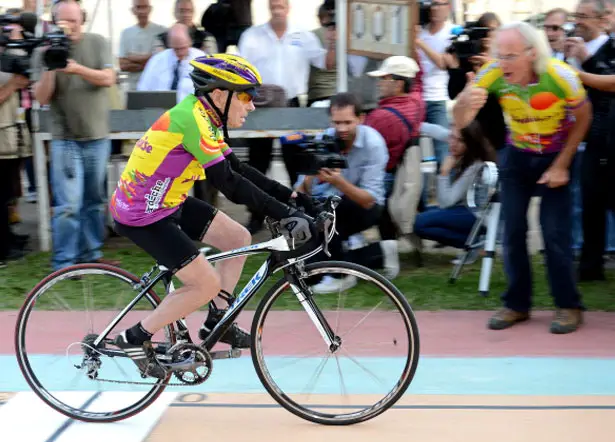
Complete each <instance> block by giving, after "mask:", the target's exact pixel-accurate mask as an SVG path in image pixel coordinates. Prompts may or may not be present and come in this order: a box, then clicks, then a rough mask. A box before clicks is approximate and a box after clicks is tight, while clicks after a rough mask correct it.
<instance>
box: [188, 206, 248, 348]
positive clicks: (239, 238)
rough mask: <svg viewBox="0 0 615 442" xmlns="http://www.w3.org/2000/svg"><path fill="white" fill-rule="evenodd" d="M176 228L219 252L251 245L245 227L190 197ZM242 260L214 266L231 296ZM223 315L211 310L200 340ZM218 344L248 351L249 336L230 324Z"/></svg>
mask: <svg viewBox="0 0 615 442" xmlns="http://www.w3.org/2000/svg"><path fill="white" fill-rule="evenodd" d="M179 226H180V227H181V229H182V231H183V232H185V233H186V234H187V235H188V236H189V237H190V238H192V239H193V240H196V241H202V242H204V243H206V244H209V245H212V246H214V247H215V248H217V249H219V250H221V251H228V250H233V249H237V248H240V247H244V246H248V245H250V243H251V236H250V233H249V232H248V231H247V229H246V228H245V227H243V226H242V225H241V224H239V223H237V222H236V221H233V220H232V219H231V218H229V217H228V216H227V215H226V214H224V213H222V212H220V211H218V210H217V209H216V208H215V207H212V206H211V205H210V204H208V203H207V202H205V201H201V200H198V199H196V198H192V197H188V198H187V199H186V201H185V202H184V204H183V207H182V212H181V217H180V220H179ZM245 261H246V257H237V258H232V259H228V260H225V261H222V262H220V263H218V264H217V265H216V270H217V271H218V273H219V275H220V281H221V288H222V290H224V291H225V292H226V293H227V294H230V295H232V294H233V291H234V290H235V286H236V285H237V282H238V281H239V278H240V276H241V272H242V270H243V266H244V264H245ZM221 294H222V293H221ZM216 301H218V302H216ZM225 303H226V301H225V300H223V299H217V300H215V301H214V304H216V306H224V305H225ZM210 307H213V306H210ZM224 313H225V312H224V310H221V309H217V308H210V310H209V315H208V317H207V318H206V320H205V322H204V324H203V326H202V327H201V330H199V337H200V338H201V339H206V337H207V335H208V334H209V333H210V332H211V330H212V329H213V328H214V327H215V326H216V324H217V323H218V322H219V321H220V320H221V319H222V317H223V316H224ZM220 341H221V342H224V343H227V344H230V345H231V346H233V347H236V348H249V346H250V334H249V333H248V332H247V331H245V330H242V329H241V328H239V327H238V326H237V325H236V324H233V325H232V326H231V327H230V328H229V329H228V331H227V332H226V333H225V334H224V335H222V336H221V338H220Z"/></svg>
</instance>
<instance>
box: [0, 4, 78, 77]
mask: <svg viewBox="0 0 615 442" xmlns="http://www.w3.org/2000/svg"><path fill="white" fill-rule="evenodd" d="M37 21H38V18H37V17H36V15H35V14H30V13H24V14H21V15H18V16H15V15H8V14H6V15H0V27H1V30H0V31H1V32H0V48H2V54H1V55H0V71H2V72H5V73H9V74H17V75H23V76H26V77H29V76H30V73H31V62H30V59H31V57H32V53H33V52H34V50H35V49H36V48H37V47H38V46H43V45H46V46H48V49H47V50H46V51H45V54H44V55H43V63H45V66H47V68H49V69H50V70H54V69H62V68H65V67H66V65H67V64H68V59H69V57H70V39H69V38H68V36H67V35H66V34H64V32H63V31H62V30H61V29H60V28H58V29H57V30H55V31H53V32H50V33H48V34H45V35H43V36H42V37H35V35H34V32H35V28H36V23H37ZM13 24H18V25H20V26H21V27H22V28H23V31H22V35H23V38H22V39H19V40H13V39H11V38H10V33H11V28H10V25H13ZM12 49H13V50H15V49H20V50H22V51H24V52H25V54H16V53H14V51H11V50H12Z"/></svg>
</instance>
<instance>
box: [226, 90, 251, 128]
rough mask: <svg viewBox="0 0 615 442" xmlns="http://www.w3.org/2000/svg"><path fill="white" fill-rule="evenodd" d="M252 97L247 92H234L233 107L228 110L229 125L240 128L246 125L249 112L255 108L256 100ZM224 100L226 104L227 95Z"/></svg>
mask: <svg viewBox="0 0 615 442" xmlns="http://www.w3.org/2000/svg"><path fill="white" fill-rule="evenodd" d="M227 94H228V92H227ZM227 96H228V95H227ZM252 98H253V97H252V95H251V94H249V93H247V92H238V93H235V94H233V99H232V100H231V107H230V109H229V111H228V121H227V124H228V127H230V128H238V127H241V126H243V125H244V123H245V122H246V118H247V117H248V113H250V112H252V111H253V110H254V102H253V101H252ZM224 102H225V104H226V97H225V98H224ZM222 109H224V108H222Z"/></svg>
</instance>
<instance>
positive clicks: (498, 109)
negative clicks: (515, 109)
mask: <svg viewBox="0 0 615 442" xmlns="http://www.w3.org/2000/svg"><path fill="white" fill-rule="evenodd" d="M477 25H478V26H481V27H485V28H489V29H490V32H489V35H488V36H487V38H485V39H484V40H483V52H482V53H481V54H480V55H476V56H474V57H470V58H469V59H467V60H464V61H463V62H461V61H460V60H459V59H458V58H457V56H456V55H454V54H451V57H450V58H449V60H450V62H449V68H448V73H449V82H448V94H449V96H450V98H451V99H452V100H454V99H455V98H457V95H459V93H460V92H461V91H462V90H463V88H464V87H465V86H466V75H467V74H468V72H478V71H479V69H480V68H481V67H482V66H483V65H484V64H485V63H487V62H488V61H489V59H490V58H491V56H490V52H491V45H492V41H493V35H494V33H495V31H496V30H497V28H499V27H500V26H501V25H502V23H501V21H500V19H499V17H498V16H497V15H495V14H494V13H493V12H485V13H484V14H483V15H481V16H480V17H479V18H478V20H477ZM476 119H477V120H478V122H479V123H480V127H481V130H482V132H483V133H484V134H485V136H486V137H487V138H488V139H489V144H491V146H493V148H494V149H495V150H496V151H498V152H499V155H502V153H501V150H502V149H503V148H504V147H505V145H506V135H507V131H506V123H505V122H504V115H503V113H502V106H500V102H499V99H498V97H497V96H496V95H495V94H489V96H488V98H487V103H486V104H485V106H484V107H483V108H482V109H481V110H480V112H478V114H477V115H476Z"/></svg>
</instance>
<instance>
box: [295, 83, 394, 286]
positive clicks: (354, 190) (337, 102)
mask: <svg viewBox="0 0 615 442" xmlns="http://www.w3.org/2000/svg"><path fill="white" fill-rule="evenodd" d="M329 109H330V110H329V112H330V115H331V122H332V124H333V127H332V128H329V129H327V130H326V131H325V134H326V135H329V136H335V137H336V138H338V139H340V140H341V142H342V143H343V148H342V149H343V150H342V152H341V153H342V154H343V155H344V156H345V157H346V160H347V162H348V168H346V169H343V170H331V169H322V170H320V171H319V173H318V175H316V176H303V175H301V176H300V177H299V180H298V184H297V190H298V191H299V192H304V193H306V194H309V195H312V196H313V197H315V198H326V197H328V196H331V195H339V196H341V197H342V201H341V203H340V205H339V206H338V208H337V211H336V213H337V219H336V229H337V232H338V234H337V235H335V236H334V237H333V240H332V242H331V243H330V244H329V251H330V252H331V258H330V259H333V260H343V261H348V260H352V261H353V262H359V263H362V264H364V265H365V264H366V260H371V259H373V258H374V250H373V248H375V249H376V253H377V254H378V255H379V258H376V259H378V260H379V261H380V263H379V265H376V266H374V267H375V268H383V267H384V268H386V269H387V270H388V271H387V276H388V277H391V278H393V277H395V276H397V273H398V272H399V262H398V261H397V259H398V258H397V242H396V241H382V242H381V243H380V244H379V245H376V246H372V247H370V246H368V247H370V248H369V249H366V250H363V251H361V252H359V251H356V250H355V251H353V253H352V256H349V255H348V254H347V253H346V252H345V251H344V249H343V242H344V241H347V240H348V238H349V237H350V236H352V235H354V234H357V233H360V232H363V231H364V230H367V229H369V228H370V227H372V226H374V225H376V224H377V223H378V221H379V219H380V217H381V216H382V210H383V207H384V201H385V198H384V170H385V166H386V164H387V161H388V153H387V148H386V143H385V141H384V138H382V136H381V135H380V134H379V133H378V131H376V130H375V129H373V128H371V127H369V126H365V125H363V124H361V119H362V112H361V108H360V104H359V102H358V100H357V98H356V97H355V96H354V95H353V94H350V93H340V94H337V95H335V96H333V97H332V98H331V107H330V108H329ZM328 259H329V258H328V257H327V256H326V255H325V254H324V253H322V252H321V253H320V254H318V255H317V256H315V257H314V258H313V260H314V261H325V260H328ZM370 266H371V265H370ZM354 284H356V280H354V279H352V278H346V279H334V278H333V277H326V278H323V280H322V281H321V282H319V283H318V284H316V285H315V287H313V290H314V292H315V293H333V292H337V291H339V290H346V289H348V288H350V287H352V286H353V285H354Z"/></svg>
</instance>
